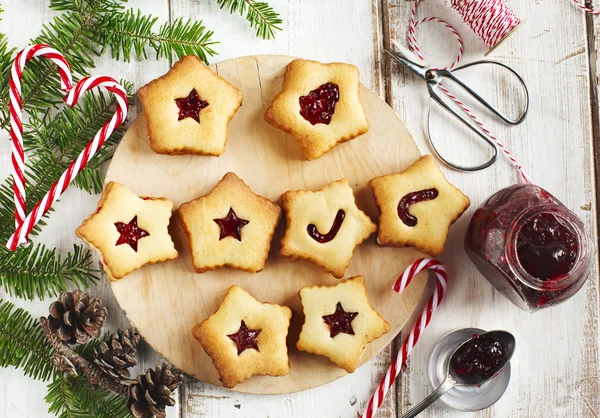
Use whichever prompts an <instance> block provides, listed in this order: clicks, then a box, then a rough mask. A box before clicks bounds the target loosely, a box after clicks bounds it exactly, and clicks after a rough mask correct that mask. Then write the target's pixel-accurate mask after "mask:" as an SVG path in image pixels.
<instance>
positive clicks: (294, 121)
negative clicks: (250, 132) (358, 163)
mask: <svg viewBox="0 0 600 418" xmlns="http://www.w3.org/2000/svg"><path fill="white" fill-rule="evenodd" d="M358 76H359V73H358V68H356V67H355V66H354V65H350V64H344V63H338V62H336V63H331V64H322V63H320V62H317V61H308V60H301V59H296V60H294V61H292V62H291V63H289V64H288V66H287V70H286V72H285V76H284V79H283V89H282V91H281V92H280V93H279V94H278V95H277V96H275V98H274V99H273V101H272V102H271V105H270V106H269V108H268V109H267V111H266V112H265V120H266V121H267V122H269V123H270V124H271V125H273V126H276V127H277V128H279V129H281V130H283V131H285V132H287V133H289V134H291V135H292V136H294V138H295V139H296V141H297V142H298V145H299V146H300V149H301V150H302V152H303V153H304V155H305V157H306V158H308V159H309V160H314V159H316V158H319V157H321V156H322V155H323V154H325V153H326V152H328V151H329V150H331V149H332V148H333V147H335V146H336V145H337V144H339V143H341V142H345V141H349V140H351V139H354V138H356V137H357V136H359V135H362V134H364V133H365V132H367V131H368V130H369V122H368V121H367V116H366V115H365V110H364V108H363V105H362V102H361V101H360V96H359V81H358Z"/></svg>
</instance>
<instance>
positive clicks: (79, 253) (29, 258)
mask: <svg viewBox="0 0 600 418" xmlns="http://www.w3.org/2000/svg"><path fill="white" fill-rule="evenodd" d="M92 266H93V260H92V256H91V254H90V252H89V251H88V250H86V249H84V248H83V247H82V246H77V245H75V246H73V252H71V253H69V254H67V255H66V256H65V257H61V256H60V255H58V254H57V253H56V250H55V249H48V248H46V247H44V246H43V245H41V244H35V245H29V246H20V247H19V248H18V249H17V250H16V251H15V252H9V251H8V250H6V249H5V248H4V246H2V249H1V250H0V286H1V287H2V288H3V289H4V290H5V291H6V292H7V293H8V294H10V295H12V296H17V297H20V298H26V299H34V298H38V299H43V298H45V297H48V296H56V295H58V294H59V293H60V291H61V290H64V289H66V288H67V287H68V286H69V285H74V286H76V287H79V288H84V289H85V288H88V287H89V286H90V285H91V284H93V283H94V282H96V281H98V280H99V276H98V273H99V271H98V270H96V269H94V268H93V267H92Z"/></svg>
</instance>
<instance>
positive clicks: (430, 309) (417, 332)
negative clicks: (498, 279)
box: [361, 258, 448, 418]
mask: <svg viewBox="0 0 600 418" xmlns="http://www.w3.org/2000/svg"><path fill="white" fill-rule="evenodd" d="M422 270H431V271H433V272H434V273H435V275H436V277H437V283H436V286H435V290H434V292H433V295H432V296H431V298H430V299H429V301H428V303H427V306H426V307H425V309H423V312H422V313H421V316H420V317H419V319H418V320H417V323H416V324H415V326H414V327H413V329H412V330H411V331H410V334H409V335H408V338H406V339H405V340H404V343H403V344H402V348H401V349H400V350H399V351H398V354H397V355H396V358H395V359H394V361H392V364H391V366H390V368H389V369H388V371H387V373H386V374H385V376H384V377H383V379H381V383H379V386H378V387H377V390H376V391H375V393H373V396H372V397H371V400H369V404H368V405H367V408H366V409H365V412H363V414H362V415H361V418H373V416H374V415H375V412H376V411H377V408H379V406H380V405H381V403H382V402H383V399H384V397H385V394H386V393H387V391H388V390H389V389H390V387H391V386H392V385H393V384H394V381H395V380H396V377H398V374H400V369H401V368H402V365H403V364H404V363H405V362H406V360H407V359H408V356H409V355H410V352H411V350H412V349H413V347H414V346H415V345H416V344H417V342H418V341H419V337H420V336H421V332H423V330H424V329H425V328H426V327H427V325H429V321H430V320H431V317H432V316H433V314H434V313H435V310H436V308H437V307H438V306H439V304H440V303H441V302H442V299H443V298H444V294H445V293H446V283H447V281H448V274H447V273H446V269H445V268H444V266H443V265H442V264H441V263H440V262H439V261H437V260H432V259H429V258H422V259H420V260H417V261H415V262H414V263H413V264H412V265H410V266H409V267H408V268H407V269H406V270H404V273H402V276H400V277H399V278H398V280H396V283H395V284H394V286H393V290H394V292H396V293H402V292H403V291H404V289H405V288H406V286H408V285H409V283H410V282H411V280H412V279H413V278H414V277H415V276H416V275H417V274H418V273H419V272H420V271H422Z"/></svg>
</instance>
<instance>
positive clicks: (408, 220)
mask: <svg viewBox="0 0 600 418" xmlns="http://www.w3.org/2000/svg"><path fill="white" fill-rule="evenodd" d="M436 197H438V191H437V189H425V190H419V191H418V192H412V193H408V194H407V195H405V196H404V197H403V198H402V199H400V203H398V216H399V217H400V220H401V221H402V222H403V223H404V225H406V226H411V227H412V226H416V225H417V222H419V220H418V219H417V218H416V217H415V216H413V215H411V214H410V213H409V212H408V209H409V208H410V206H411V205H414V204H415V203H419V202H425V201H427V200H433V199H435V198H436Z"/></svg>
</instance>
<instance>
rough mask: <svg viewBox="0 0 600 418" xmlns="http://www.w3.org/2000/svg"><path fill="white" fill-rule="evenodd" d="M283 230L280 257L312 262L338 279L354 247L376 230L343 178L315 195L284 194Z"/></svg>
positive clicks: (308, 193)
mask: <svg viewBox="0 0 600 418" xmlns="http://www.w3.org/2000/svg"><path fill="white" fill-rule="evenodd" d="M282 200H283V207H284V209H285V213H286V219H287V229H286V231H285V235H284V236H283V239H282V240H281V251H280V254H281V255H282V256H284V257H289V258H290V259H291V260H292V261H295V260H298V259H303V260H311V261H314V262H315V263H316V264H317V265H319V266H321V267H323V268H324V269H325V270H327V271H328V272H329V273H331V274H333V275H334V276H335V277H337V278H338V279H339V278H341V277H343V276H344V272H345V271H346V268H347V267H348V264H350V259H351V258H352V252H353V251H354V248H355V247H356V246H357V245H359V244H360V243H362V242H363V241H364V240H366V239H367V238H369V236H370V235H371V234H372V233H373V232H375V231H376V230H377V226H376V225H375V224H374V223H373V222H372V221H371V219H370V218H369V217H368V216H367V215H366V214H365V213H364V212H363V211H361V210H360V209H359V208H358V207H357V206H356V202H355V199H354V193H353V192H352V188H351V187H350V185H349V184H348V180H347V179H341V180H338V181H334V182H333V183H331V184H329V185H327V186H325V187H324V188H323V189H322V190H319V191H317V192H311V191H292V190H290V191H287V192H286V193H285V194H284V195H283V196H282Z"/></svg>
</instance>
